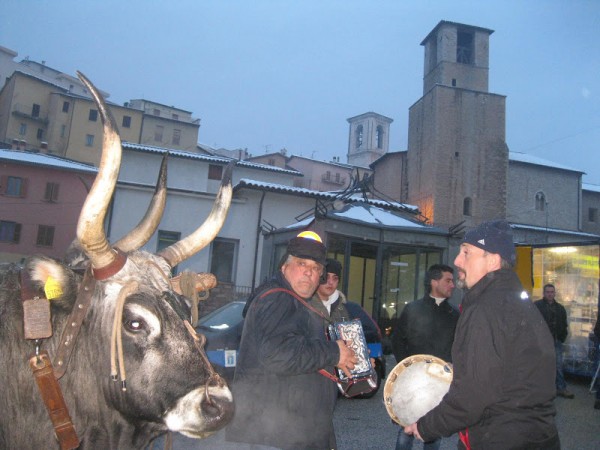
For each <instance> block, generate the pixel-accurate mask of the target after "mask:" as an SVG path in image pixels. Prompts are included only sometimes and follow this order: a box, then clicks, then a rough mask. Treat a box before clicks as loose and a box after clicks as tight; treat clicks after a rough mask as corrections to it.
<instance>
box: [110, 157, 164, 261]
mask: <svg viewBox="0 0 600 450" xmlns="http://www.w3.org/2000/svg"><path fill="white" fill-rule="evenodd" d="M168 156H169V153H165V156H164V157H163V160H162V163H161V164H160V172H159V173H158V180H157V181H156V188H155V189H154V195H153V196H152V200H151V201H150V205H149V206H148V210H147V211H146V214H145V215H144V217H143V218H142V220H141V221H140V223H138V224H137V226H136V227H135V228H134V229H133V230H131V231H130V232H129V233H127V234H126V235H125V236H123V237H122V238H121V239H119V240H118V241H117V242H115V244H114V247H116V248H118V249H119V250H121V251H123V252H125V253H128V252H130V251H132V250H137V249H138V248H140V247H141V246H142V245H144V244H145V243H146V242H148V241H149V240H150V238H151V237H152V234H153V233H154V232H155V231H156V228H158V224H159V223H160V219H161V218H162V215H163V212H164V211H165V204H166V203H167V157H168Z"/></svg>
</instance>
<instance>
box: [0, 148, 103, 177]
mask: <svg viewBox="0 0 600 450" xmlns="http://www.w3.org/2000/svg"><path fill="white" fill-rule="evenodd" d="M0 160H5V161H13V162H16V163H21V164H28V165H34V166H45V167H53V168H56V169H62V170H75V171H78V172H88V173H97V172H98V169H97V168H96V167H94V166H91V165H89V164H85V163H81V162H77V161H72V160H70V159H64V158H61V157H59V156H54V155H48V154H46V153H32V152H24V151H22V150H9V149H0Z"/></svg>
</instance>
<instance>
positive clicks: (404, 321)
mask: <svg viewBox="0 0 600 450" xmlns="http://www.w3.org/2000/svg"><path fill="white" fill-rule="evenodd" d="M424 284H425V297H423V298H421V299H419V300H415V301H414V302H411V303H409V304H408V305H406V306H405V307H404V309H403V310H402V314H401V315H400V320H399V322H398V326H397V330H396V331H395V332H394V334H393V335H392V349H393V351H394V356H395V357H396V361H397V362H400V361H402V360H403V359H404V358H407V357H408V356H411V355H417V354H425V355H433V356H437V357H438V358H441V359H443V360H444V361H446V362H452V355H451V350H452V343H453V342H454V330H455V329H456V323H457V322H458V315H459V314H458V311H457V310H456V309H455V308H454V307H453V306H452V305H451V304H450V303H449V302H448V299H449V298H450V297H451V296H452V291H454V269H452V267H450V266H447V265H445V264H434V265H432V266H431V267H430V268H429V270H427V272H426V274H425V282H424ZM413 440H414V437H413V436H412V435H410V434H406V433H404V430H403V428H402V427H400V430H399V431H398V439H397V441H396V450H410V449H411V448H412V445H413ZM441 442H442V439H441V438H439V439H435V440H433V441H431V442H426V443H425V444H424V446H423V448H424V450H438V449H439V448H440V444H441Z"/></svg>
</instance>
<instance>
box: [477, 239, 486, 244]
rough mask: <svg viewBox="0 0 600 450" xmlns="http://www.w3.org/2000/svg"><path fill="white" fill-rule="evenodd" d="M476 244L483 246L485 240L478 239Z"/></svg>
mask: <svg viewBox="0 0 600 450" xmlns="http://www.w3.org/2000/svg"><path fill="white" fill-rule="evenodd" d="M477 243H478V244H481V245H485V239H479V240H478V241H477Z"/></svg>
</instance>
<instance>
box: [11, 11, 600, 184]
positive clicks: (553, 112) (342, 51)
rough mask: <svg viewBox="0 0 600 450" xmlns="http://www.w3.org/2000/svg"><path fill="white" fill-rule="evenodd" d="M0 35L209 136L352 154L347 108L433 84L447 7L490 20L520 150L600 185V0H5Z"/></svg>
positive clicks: (310, 152)
mask: <svg viewBox="0 0 600 450" xmlns="http://www.w3.org/2000/svg"><path fill="white" fill-rule="evenodd" d="M0 4H1V6H0V10H1V12H0V46H4V47H7V48H9V49H11V50H14V51H16V52H18V54H19V56H18V57H17V58H16V60H17V61H20V60H21V59H23V58H25V57H29V58H30V59H32V60H35V61H38V62H41V61H45V63H46V64H47V65H48V66H50V67H52V68H54V69H58V70H60V71H63V72H66V73H69V74H72V75H74V74H75V71H76V70H80V71H82V72H83V73H85V74H86V75H87V76H88V77H89V78H90V79H91V80H92V81H93V82H94V83H95V84H96V85H97V86H98V87H99V88H101V89H102V90H104V91H107V92H109V93H110V94H111V95H110V98H109V99H110V100H111V101H113V102H115V103H119V104H122V103H124V102H126V101H128V100H130V99H136V98H143V99H147V100H151V101H155V102H158V103H163V104H166V105H173V106H175V107H178V108H181V109H184V110H187V111H191V112H192V114H193V117H194V118H199V119H201V127H200V131H199V142H201V143H203V144H208V145H211V146H214V147H224V148H227V149H235V148H247V149H248V151H249V152H250V153H251V154H252V155H260V154H264V153H272V152H276V151H279V150H280V149H282V148H286V149H287V150H288V155H290V154H295V155H302V156H306V157H313V158H315V159H320V160H327V161H330V160H331V159H332V158H333V157H334V156H339V157H340V161H342V162H345V161H346V153H347V150H348V123H347V121H346V119H347V118H349V117H352V116H356V115H359V114H362V113H364V112H368V111H373V112H376V113H379V114H383V115H385V116H387V117H390V118H392V119H394V122H393V123H392V125H391V129H390V150H391V151H398V150H406V148H407V134H408V109H409V107H410V106H411V105H412V104H413V103H415V102H416V101H417V100H419V98H420V97H421V95H422V94H423V91H422V89H423V85H422V80H423V47H422V46H421V45H420V43H421V41H422V40H423V38H425V36H427V34H428V33H429V32H430V31H431V30H432V29H433V28H434V27H435V26H436V25H437V24H438V23H439V22H440V20H448V21H453V22H459V23H464V24H468V25H474V26H479V27H483V28H489V29H492V30H494V33H493V34H492V35H491V36H490V75H489V76H490V83H489V87H490V92H492V93H495V94H500V95H506V96H507V99H506V141H507V144H508V147H509V149H510V150H511V151H514V152H523V153H527V154H530V155H533V156H537V157H541V158H545V159H547V160H550V161H553V162H555V163H557V164H559V165H563V166H568V167H570V168H573V169H577V170H581V171H583V172H586V173H587V175H584V178H583V181H584V182H587V183H593V184H598V185H600V156H598V154H599V153H600V1H597V0H527V1H524V0H499V1H463V0H452V1H427V0H402V1H401V0H393V1H377V0H363V1H354V0H339V1H337V0H336V1H327V0H319V1H316V0H304V1H274V0H272V1H267V0H244V1H241V0H236V1H227V0H218V1H217V0H215V1H202V0H185V1H176V0H173V1H169V2H166V1H150V0H126V1H124V0H118V1H114V0H103V1H93V2H92V1H73V0H60V1H59V0H53V1H46V0H44V1H42V0H36V1H34V0H0Z"/></svg>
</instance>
